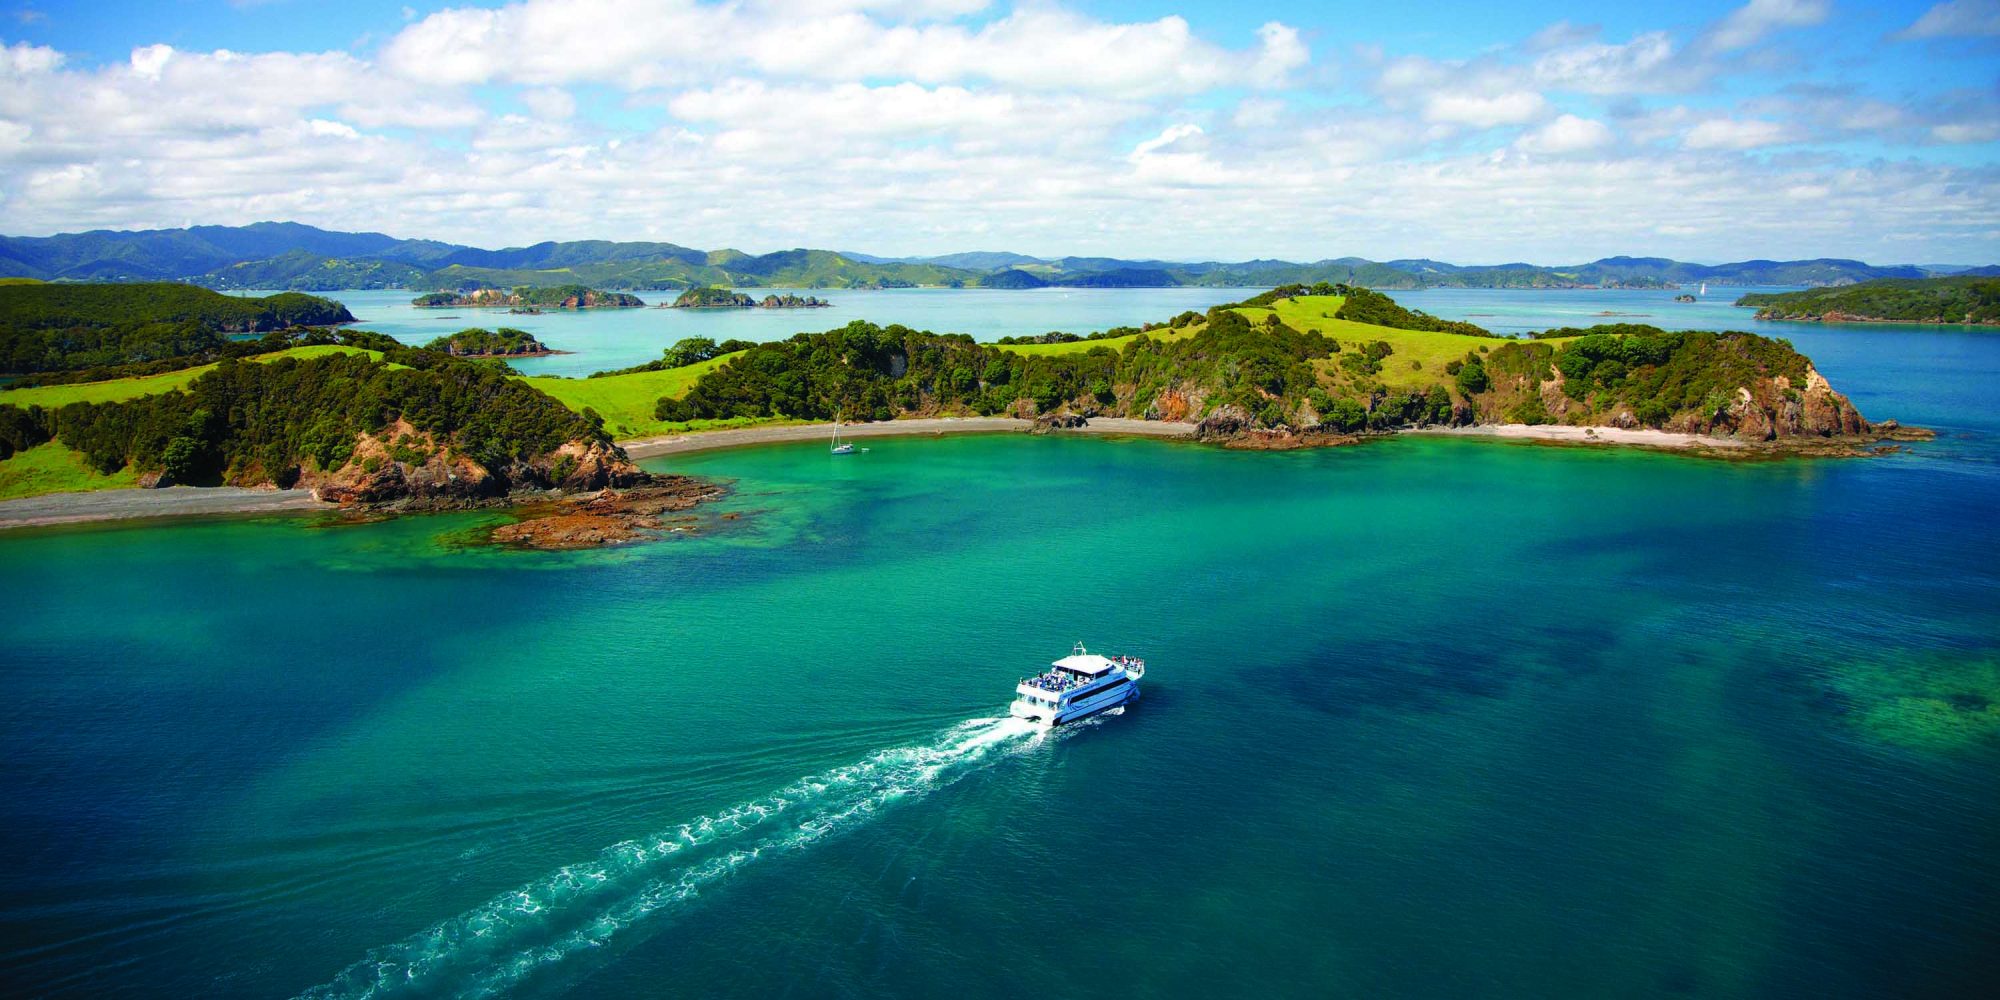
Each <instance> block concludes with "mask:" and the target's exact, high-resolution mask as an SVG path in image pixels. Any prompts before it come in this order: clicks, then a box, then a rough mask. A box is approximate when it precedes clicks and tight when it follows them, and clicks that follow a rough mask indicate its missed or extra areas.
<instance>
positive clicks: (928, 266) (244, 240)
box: [0, 222, 2000, 291]
mask: <svg viewBox="0 0 2000 1000" xmlns="http://www.w3.org/2000/svg"><path fill="white" fill-rule="evenodd" d="M1939 274H1973V275H1992V274H2000V266H1989V267H1963V266H1957V265H1914V264H1905V265H1892V266H1877V265H1873V264H1866V263H1863V262H1861V261H1857V260H1840V259H1832V258H1823V259H1818V260H1791V261H1773V260H1748V261H1740V262H1738V263H1734V264H1717V265H1707V264H1690V263H1686V262H1684V261H1676V260H1668V259H1666V258H1663V257H1606V258H1604V259H1602V260H1595V261H1591V262H1589V263H1587V264H1573V265H1563V266H1554V267H1550V266H1543V265H1536V264H1526V263H1514V264H1495V265H1480V266H1473V267H1467V266H1461V265H1457V264H1447V263H1445V262H1443V261H1436V260H1423V259H1413V260H1389V261H1374V260H1368V259H1366V258H1362V257H1339V258H1333V259H1328V260H1317V261H1311V262H1305V263H1300V262H1294V261H1285V260H1247V261H1238V262H1234V263H1228V262H1221V261H1204V262H1198V263H1191V262H1185V261H1164V260H1122V259H1118V258H1112V257H1056V258H1046V257H1030V256H1028V255H1026V254H1017V253H1006V252H997V251H979V252H970V253H954V254H945V255H942V256H936V257H878V256H874V255H871V254H865V253H856V252H852V251H839V252H837V251H832V250H805V249H799V250H782V251H779V252H776V253H768V254H761V255H753V254H747V253H744V252H742V251H740V250H695V249H692V248H689V247H684V246H679V245H677V244H673V243H646V242H633V243H614V242H610V241H606V240H577V241H573V242H568V243H554V242H550V243H537V244H535V245H534V246H528V247H510V248H507V249H504V250H484V249H480V248H478V247H470V246H461V245H459V244H455V243H443V242H439V241H437V240H405V239H397V238H395V237H393V236H387V235H384V234H382V233H342V232H332V231H329V230H325V229H318V228H315V227H312V226H307V225H301V224H299V223H296V222H260V223H256V224H255V225H249V226H194V227H191V228H188V229H152V230H142V231H134V232H120V231H110V230H93V231H91V232H87V233H63V234H60V235H57V236H33V237H24V236H5V237H0V277H24V278H40V279H43V280H47V281H160V280H173V281H187V282H192V283H194V284H198V285H206V286H208V287H210V288H220V289H244V288H269V289H294V290H299V291H330V290H333V289H340V288H409V289H414V290H418V291H431V290H459V289H471V288H511V287H515V286H518V285H558V284H584V285H589V286H591V287H593V288H610V289H663V288H689V287H695V286H702V285H718V286H720V285H727V286H730V287H737V288H754V287H794V288H897V287H916V286H942V287H986V288H1041V287H1048V286H1060V287H1074V288H1146V287H1170V286H1178V285H1192V286H1215V287H1268V286H1273V285H1283V284H1292V283H1312V282H1318V281H1335V282H1346V283H1348V284H1354V285H1365V286H1369V287H1373V288H1389V289H1412V288H1590V287H1605V288H1660V287H1667V286H1671V285H1681V284H1694V283H1698V282H1704V281H1705V282H1708V283H1710V284H1715V285H1807V286H1827V285H1845V284H1852V283H1855V282H1859V281H1870V280H1874V279H1878V278H1922V277H1929V276H1932V275H1939Z"/></svg>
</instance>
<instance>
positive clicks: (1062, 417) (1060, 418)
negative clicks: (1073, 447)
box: [1029, 413, 1088, 434]
mask: <svg viewBox="0 0 2000 1000" xmlns="http://www.w3.org/2000/svg"><path fill="white" fill-rule="evenodd" d="M1087 423H1088V421H1087V420H1086V419H1085V418H1084V416H1083V414H1081V413H1044V414H1042V415H1041V416H1039V417H1036V418H1035V426H1034V428H1033V429H1032V430H1030V431H1029V433H1031V434H1049V433H1053V432H1055V431H1063V430H1075V429H1077V428H1079V427H1082V426H1084V425H1085V424H1087Z"/></svg>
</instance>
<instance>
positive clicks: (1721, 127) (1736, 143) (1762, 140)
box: [1682, 118, 1797, 150]
mask: <svg viewBox="0 0 2000 1000" xmlns="http://www.w3.org/2000/svg"><path fill="white" fill-rule="evenodd" d="M1796 138H1797V134H1796V132H1795V130H1794V129H1793V128H1792V127H1791V126H1789V125H1786V124H1785V123H1783V122H1774V121H1764V120H1762V119H1755V118H1751V119H1732V118H1715V119H1710V120H1709V121H1705V122H1702V123H1701V124H1699V125H1696V126H1695V127H1694V128H1692V129H1689V130H1688V133H1687V135H1686V136H1685V137H1684V138H1683V139H1682V145H1684V146H1686V147H1687V148H1689V149H1733V150H1743V149H1759V148H1762V147H1764V146H1776V145H1779V144H1781V143H1787V142H1791V141H1793V140H1795V139H1796Z"/></svg>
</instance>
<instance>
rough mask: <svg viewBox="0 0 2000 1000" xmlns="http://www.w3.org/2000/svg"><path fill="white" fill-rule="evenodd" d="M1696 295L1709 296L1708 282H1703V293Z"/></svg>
mask: <svg viewBox="0 0 2000 1000" xmlns="http://www.w3.org/2000/svg"><path fill="white" fill-rule="evenodd" d="M1695 294H1696V295H1707V294H1708V282H1706V281H1704V282H1702V283H1701V291H1699V292H1696V293H1695Z"/></svg>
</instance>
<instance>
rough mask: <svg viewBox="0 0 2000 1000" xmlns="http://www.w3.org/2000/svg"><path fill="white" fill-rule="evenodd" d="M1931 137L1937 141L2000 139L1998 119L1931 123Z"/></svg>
mask: <svg viewBox="0 0 2000 1000" xmlns="http://www.w3.org/2000/svg"><path fill="white" fill-rule="evenodd" d="M1931 137H1932V138H1935V139H1936V140H1937V141H1939V142H1948V143H1976V142H1992V141H1994V140H1995V139H2000V119H1988V120H1986V121H1983V122H1951V123H1948V124H1943V125H1933V126H1931Z"/></svg>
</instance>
